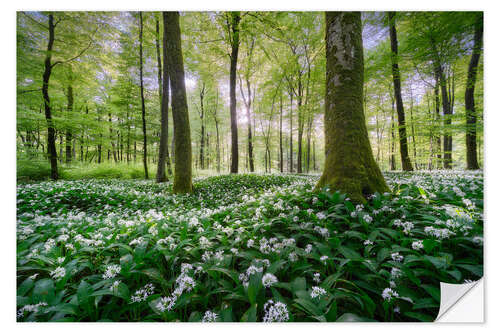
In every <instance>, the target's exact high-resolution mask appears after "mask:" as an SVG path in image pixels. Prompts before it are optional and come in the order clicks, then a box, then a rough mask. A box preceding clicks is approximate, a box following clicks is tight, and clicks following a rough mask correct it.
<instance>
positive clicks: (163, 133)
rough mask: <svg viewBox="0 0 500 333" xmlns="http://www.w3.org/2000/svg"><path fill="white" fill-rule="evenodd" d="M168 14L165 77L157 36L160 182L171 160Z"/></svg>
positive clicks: (165, 35)
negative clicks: (169, 138)
mask: <svg viewBox="0 0 500 333" xmlns="http://www.w3.org/2000/svg"><path fill="white" fill-rule="evenodd" d="M166 20H167V16H166V15H165V14H163V27H164V30H163V61H164V64H163V78H162V75H161V74H160V73H161V60H160V59H161V58H160V47H159V37H157V53H158V55H157V57H158V68H159V70H158V83H159V85H160V89H161V95H160V98H161V106H160V107H161V125H160V147H159V153H158V168H157V171H156V181H157V182H158V183H161V182H165V181H167V180H168V179H167V176H166V173H165V162H167V163H168V166H169V170H170V160H169V156H168V91H169V77H168V69H167V66H166V64H165V62H166V60H165V59H167V57H168V54H167V47H166V45H167V34H166V32H165V26H166V25H167V23H168V22H166ZM159 30H160V27H159V22H158V21H157V22H156V32H157V36H159V34H160V31H159ZM162 80H163V81H162Z"/></svg>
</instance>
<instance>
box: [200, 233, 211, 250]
mask: <svg viewBox="0 0 500 333" xmlns="http://www.w3.org/2000/svg"><path fill="white" fill-rule="evenodd" d="M211 245H212V243H210V241H209V240H208V239H207V238H206V237H205V236H201V237H200V246H201V248H203V249H208V248H209V247H210V246H211Z"/></svg>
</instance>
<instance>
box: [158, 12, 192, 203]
mask: <svg viewBox="0 0 500 333" xmlns="http://www.w3.org/2000/svg"><path fill="white" fill-rule="evenodd" d="M163 22H164V27H163V29H164V31H165V37H166V38H165V45H166V55H167V57H166V58H165V65H166V66H167V68H168V76H169V78H170V85H171V93H172V116H173V119H174V137H175V149H174V153H175V171H174V185H173V192H174V193H191V192H192V191H193V183H192V156H191V130H190V127H189V113H188V105H187V99H186V85H185V82H184V61H183V57H182V48H181V29H180V26H179V13H178V12H163Z"/></svg>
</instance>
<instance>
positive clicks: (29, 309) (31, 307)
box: [17, 302, 48, 318]
mask: <svg viewBox="0 0 500 333" xmlns="http://www.w3.org/2000/svg"><path fill="white" fill-rule="evenodd" d="M47 305H48V304H47V303H45V302H40V303H37V304H28V305H25V306H23V307H22V308H20V309H19V310H18V311H17V318H22V317H24V314H25V312H38V310H39V308H40V307H42V306H47Z"/></svg>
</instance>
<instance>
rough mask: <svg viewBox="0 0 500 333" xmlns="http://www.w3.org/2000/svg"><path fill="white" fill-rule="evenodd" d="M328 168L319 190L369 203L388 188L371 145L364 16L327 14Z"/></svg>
mask: <svg viewBox="0 0 500 333" xmlns="http://www.w3.org/2000/svg"><path fill="white" fill-rule="evenodd" d="M325 18H326V39H325V43H326V96H325V120H324V121H325V166H324V170H323V174H322V176H321V178H320V180H319V181H318V183H317V185H316V189H321V188H323V187H325V186H328V187H329V188H330V190H340V191H341V192H344V193H347V195H348V196H349V197H350V198H351V199H352V200H353V201H355V202H365V201H366V199H365V197H366V196H368V195H370V194H372V193H374V192H386V191H388V187H387V185H386V183H385V180H384V177H383V176H382V173H381V172H380V169H379V167H378V165H377V164H376V162H375V159H374V158H373V153H372V150H371V147H370V141H369V140H368V132H367V129H366V122H365V115H364V111H363V75H364V73H363V71H364V63H363V44H362V38H361V14H360V13H359V12H326V15H325Z"/></svg>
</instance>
